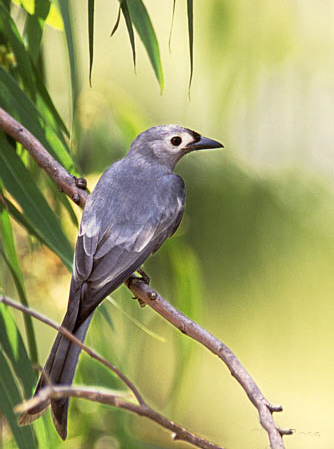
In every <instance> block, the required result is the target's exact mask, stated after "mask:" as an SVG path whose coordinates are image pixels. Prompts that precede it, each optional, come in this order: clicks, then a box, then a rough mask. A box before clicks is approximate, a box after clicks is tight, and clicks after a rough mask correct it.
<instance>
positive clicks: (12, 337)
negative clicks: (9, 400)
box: [0, 303, 37, 398]
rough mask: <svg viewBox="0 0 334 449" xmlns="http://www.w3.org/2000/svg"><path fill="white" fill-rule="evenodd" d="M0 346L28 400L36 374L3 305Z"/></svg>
mask: <svg viewBox="0 0 334 449" xmlns="http://www.w3.org/2000/svg"><path fill="white" fill-rule="evenodd" d="M0 346H1V349H2V350H3V351H4V353H5V354H6V356H7V358H8V359H9V360H10V362H11V364H12V367H13V370H14V372H15V374H16V376H17V377H18V379H20V382H21V385H22V387H23V391H24V396H25V397H26V398H29V397H30V396H31V394H32V391H33V388H34V386H35V383H36V378H37V376H36V373H35V371H34V370H33V368H32V365H31V361H30V360H29V357H28V354H27V351H26V349H25V346H24V342H23V339H22V336H21V334H20V332H19V330H18V328H17V326H16V323H15V320H14V318H13V316H12V314H11V313H10V310H9V308H8V307H7V306H6V305H5V304H1V303H0Z"/></svg>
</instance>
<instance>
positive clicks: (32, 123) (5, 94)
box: [0, 66, 73, 171]
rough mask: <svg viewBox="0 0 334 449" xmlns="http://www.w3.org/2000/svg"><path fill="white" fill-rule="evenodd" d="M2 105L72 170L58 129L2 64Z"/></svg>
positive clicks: (0, 73)
mask: <svg viewBox="0 0 334 449" xmlns="http://www.w3.org/2000/svg"><path fill="white" fill-rule="evenodd" d="M0 106H1V107H3V108H4V109H5V110H6V111H8V112H9V113H10V114H11V115H12V116H13V117H14V118H16V119H17V120H18V121H19V122H20V123H22V125H23V126H25V127H26V128H27V129H28V130H29V131H30V132H31V133H32V134H33V135H34V136H35V137H37V139H38V140H39V141H40V142H41V143H42V145H44V146H45V148H46V149H47V150H48V151H49V152H50V154H52V156H54V157H55V158H56V159H57V160H58V161H59V162H60V163H61V164H62V165H63V166H64V167H65V168H66V170H68V171H70V170H72V167H73V159H72V157H71V155H70V154H69V150H68V148H67V147H66V146H65V145H64V143H63V141H62V139H61V138H60V137H59V133H58V131H57V130H56V129H55V128H53V127H51V126H50V125H49V124H47V123H46V122H45V118H44V117H43V116H42V115H41V114H40V113H39V111H38V109H37V108H36V106H35V105H34V103H33V102H32V101H31V100H30V98H28V97H27V95H26V94H25V93H24V92H23V91H22V90H21V89H20V87H19V85H18V84H17V82H16V81H15V79H14V78H13V77H12V76H11V75H10V74H9V73H7V72H6V71H5V70H4V69H3V68H2V67H1V66H0Z"/></svg>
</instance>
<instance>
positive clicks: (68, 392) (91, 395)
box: [15, 385, 224, 449]
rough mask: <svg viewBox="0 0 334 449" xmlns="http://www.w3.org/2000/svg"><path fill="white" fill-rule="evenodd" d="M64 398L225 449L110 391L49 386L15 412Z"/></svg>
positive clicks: (177, 437) (209, 448)
mask: <svg viewBox="0 0 334 449" xmlns="http://www.w3.org/2000/svg"><path fill="white" fill-rule="evenodd" d="M63 397H75V398H81V399H87V400H89V401H93V402H99V403H101V404H107V405H112V406H114V407H117V408H121V409H123V410H127V411H129V412H132V413H136V414H137V415H139V416H144V417H146V418H148V419H150V420H151V421H154V422H156V423H157V424H159V425H160V426H161V427H164V428H165V429H168V430H170V431H171V432H172V438H173V440H178V441H185V442H187V443H190V444H192V445H193V446H196V447H199V448H202V449H224V448H223V447H222V446H217V445H216V444H214V443H211V442H210V441H207V440H205V439H203V438H201V437H200V436H198V435H196V434H194V433H192V432H189V430H187V429H185V428H184V427H182V426H180V425H179V424H176V423H175V422H173V421H171V420H170V419H168V418H166V417H165V416H163V415H161V413H158V412H156V411H155V410H153V409H152V408H151V407H149V406H148V405H147V404H134V403H132V402H129V401H126V400H124V399H123V398H122V397H120V396H118V395H115V393H111V392H109V391H108V390H99V389H96V388H86V387H83V388H82V387H67V386H62V385H60V386H58V385H57V386H55V385H48V386H46V387H44V388H43V389H42V390H40V392H39V393H38V394H37V395H36V396H34V397H33V398H32V399H29V400H28V401H26V402H23V404H20V405H18V406H17V407H15V411H16V412H17V413H22V412H25V411H27V410H29V409H30V408H32V407H35V406H36V405H39V404H40V403H43V402H45V401H47V400H48V399H50V398H63Z"/></svg>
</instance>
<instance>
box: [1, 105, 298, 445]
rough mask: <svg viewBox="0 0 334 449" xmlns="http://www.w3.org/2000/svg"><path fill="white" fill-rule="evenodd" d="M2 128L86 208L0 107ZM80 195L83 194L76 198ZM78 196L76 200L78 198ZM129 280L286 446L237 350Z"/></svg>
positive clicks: (31, 138) (282, 432)
mask: <svg viewBox="0 0 334 449" xmlns="http://www.w3.org/2000/svg"><path fill="white" fill-rule="evenodd" d="M0 129H3V130H4V131H5V132H7V133H8V134H10V135H11V136H12V137H13V138H14V139H15V140H17V141H18V142H20V143H21V144H22V145H23V146H24V147H25V148H26V149H27V150H28V151H29V152H30V154H31V155H32V157H33V158H34V159H35V160H36V161H37V163H38V164H39V165H40V167H41V168H43V169H44V170H45V171H46V172H47V173H49V175H50V176H51V177H52V178H53V179H54V181H55V182H56V183H57V185H58V186H59V187H60V188H61V189H62V190H63V191H64V192H65V193H66V194H67V195H69V196H70V198H72V199H74V198H75V199H77V200H78V198H79V200H78V201H75V202H77V204H79V205H80V206H81V207H84V204H85V201H86V199H87V194H86V192H83V191H82V190H80V189H78V188H76V187H74V184H75V181H74V180H73V178H72V176H71V175H69V174H68V173H67V172H66V170H65V169H64V168H63V167H62V166H61V165H60V164H59V163H58V162H56V161H55V160H54V159H53V158H52V156H50V154H49V153H48V152H47V151H46V150H45V148H44V147H43V146H42V145H41V144H40V142H39V141H38V140H37V139H36V138H35V137H34V136H32V134H31V133H30V132H29V131H28V130H26V129H25V128H24V127H23V126H22V125H20V124H19V123H18V122H17V121H16V120H14V119H13V118H12V117H11V116H10V115H9V114H7V113H6V112H5V111H4V110H2V109H1V108H0ZM75 194H78V195H79V197H73V195H75ZM75 199H74V200H75ZM130 279H131V282H127V285H128V287H129V289H130V290H131V291H132V292H133V293H134V295H135V296H136V297H137V298H138V299H140V300H141V301H144V302H145V303H146V304H148V305H149V306H150V307H152V308H153V309H154V310H155V311H156V312H158V313H159V314H160V315H161V316H162V317H164V318H165V319H166V320H167V321H169V322H170V323H171V324H172V325H173V326H175V327H177V328H178V329H179V330H181V331H182V332H183V333H185V334H186V335H188V336H189V337H191V338H193V339H195V340H196V341H198V342H199V343H201V344H202V345H203V346H205V347H206V348H208V349H209V350H210V351H211V352H213V353H214V354H216V355H217V356H218V357H219V358H220V359H221V360H222V361H223V362H224V363H225V364H226V365H227V367H228V369H229V370H230V372H231V374H232V375H233V376H234V377H235V378H236V379H237V381H238V382H239V383H240V385H241V386H242V388H243V389H244V390H245V392H246V393H247V395H248V397H249V399H250V400H251V402H252V403H253V405H254V406H255V407H256V408H257V410H258V413H259V418H260V422H261V425H262V427H263V428H264V429H265V430H266V431H267V433H268V436H269V440H270V446H271V448H272V449H284V444H283V439H282V435H286V434H291V433H292V431H290V430H282V429H278V428H277V427H276V425H275V422H274V420H273V417H272V413H273V412H278V411H282V407H281V406H273V405H271V404H270V403H269V402H268V401H267V399H265V397H264V396H263V394H262V393H261V391H260V389H259V387H258V386H257V385H256V383H255V381H254V380H253V378H252V377H251V376H250V374H249V373H248V372H247V370H246V369H245V368H244V366H243V365H242V364H241V363H240V361H239V360H238V359H237V357H236V356H235V355H234V354H233V352H232V351H231V350H230V349H229V348H228V347H227V346H226V345H225V344H224V343H222V342H221V341H220V340H218V339H217V338H216V337H214V336H213V335H212V334H210V332H208V331H207V330H205V329H203V328H202V327H201V326H200V325H199V324H197V323H195V322H194V321H192V320H190V319H189V318H187V317H186V316H185V315H183V314H182V313H181V312H179V311H178V310H177V309H175V308H174V307H173V306H172V305H171V304H169V303H168V302H167V301H165V300H164V299H163V298H162V297H161V296H160V295H159V294H158V292H156V291H155V290H153V289H152V288H151V287H149V286H147V285H146V284H145V283H143V282H140V281H138V280H137V279H136V278H135V277H131V278H130Z"/></svg>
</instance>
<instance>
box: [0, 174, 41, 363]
mask: <svg viewBox="0 0 334 449" xmlns="http://www.w3.org/2000/svg"><path fill="white" fill-rule="evenodd" d="M0 193H2V189H1V182H0ZM0 231H1V236H2V245H3V249H2V248H1V245H0V252H2V255H3V257H4V259H5V261H6V263H7V264H8V267H9V269H10V271H11V273H12V275H13V278H14V282H15V285H16V288H17V292H18V294H19V297H20V301H21V302H22V304H24V305H25V306H28V300H27V296H26V292H25V287H24V281H23V276H22V272H21V268H20V265H19V261H18V257H17V253H16V248H15V242H14V236H13V230H12V225H11V222H10V218H9V213H8V211H7V210H6V207H5V206H4V205H3V204H2V203H1V202H0ZM24 324H25V328H26V333H27V340H28V345H29V352H30V357H31V360H32V362H33V363H38V354H37V344H36V339H35V333H34V328H33V323H32V319H31V317H30V316H29V315H26V314H25V315H24Z"/></svg>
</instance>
